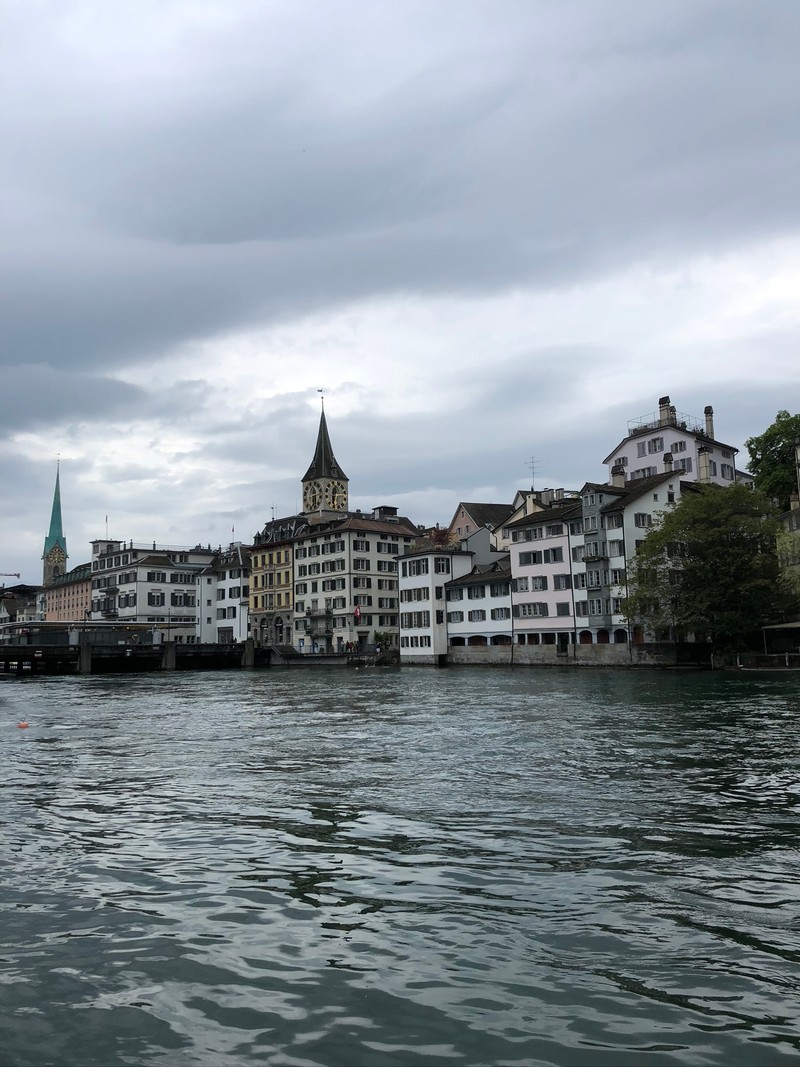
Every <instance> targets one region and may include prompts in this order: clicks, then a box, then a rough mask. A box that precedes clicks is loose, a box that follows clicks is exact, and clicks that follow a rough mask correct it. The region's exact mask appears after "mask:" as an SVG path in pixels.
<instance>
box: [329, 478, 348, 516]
mask: <svg viewBox="0 0 800 1067" xmlns="http://www.w3.org/2000/svg"><path fill="white" fill-rule="evenodd" d="M346 502H347V490H346V489H345V487H344V482H329V483H328V485H326V486H325V503H326V505H327V506H328V507H329V508H333V509H334V510H335V511H344V507H345V504H346Z"/></svg>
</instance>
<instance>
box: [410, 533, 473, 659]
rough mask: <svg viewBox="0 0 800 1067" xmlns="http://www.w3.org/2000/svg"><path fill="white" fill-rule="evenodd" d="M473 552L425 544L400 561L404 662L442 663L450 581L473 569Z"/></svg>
mask: <svg viewBox="0 0 800 1067" xmlns="http://www.w3.org/2000/svg"><path fill="white" fill-rule="evenodd" d="M472 560H473V555H472V553H471V552H465V551H462V550H461V549H456V548H443V547H441V546H437V545H430V544H427V545H422V546H420V547H418V548H416V549H414V550H413V551H410V552H409V553H408V554H407V555H404V556H403V557H402V558H401V559H399V560H398V562H399V568H400V569H399V578H398V585H399V597H400V662H401V663H405V664H412V663H420V664H428V665H438V664H441V663H444V662H445V660H446V657H447V646H448V625H447V618H446V610H447V601H446V596H445V591H446V585H447V582H449V581H451V580H452V579H458V578H461V577H462V576H463V575H465V574H468V573H469V571H470V570H471V569H472Z"/></svg>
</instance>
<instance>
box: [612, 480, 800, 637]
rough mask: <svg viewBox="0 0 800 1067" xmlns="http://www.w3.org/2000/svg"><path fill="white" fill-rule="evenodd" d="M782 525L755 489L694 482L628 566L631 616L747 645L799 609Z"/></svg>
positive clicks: (673, 631)
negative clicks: (784, 568)
mask: <svg viewBox="0 0 800 1067" xmlns="http://www.w3.org/2000/svg"><path fill="white" fill-rule="evenodd" d="M780 529H781V526H780V523H779V522H778V521H777V520H776V519H775V518H774V516H773V507H772V505H771V503H770V501H769V499H768V498H767V497H766V496H765V495H764V494H762V493H759V492H758V491H757V490H752V489H748V488H747V487H746V486H743V485H732V486H728V487H722V486H717V485H704V486H701V485H697V484H695V485H693V486H692V489H691V491H689V492H687V493H686V494H685V495H684V496H683V497H682V499H681V501H680V503H678V504H677V505H676V506H675V508H674V509H673V510H671V511H668V512H666V513H664V514H663V515H662V516H661V519H660V522H659V524H658V525H657V526H654V527H653V528H652V530H651V531H650V532H649V533H648V535H647V537H645V539H644V541H643V543H642V545H641V546H640V548H639V550H638V552H637V554H636V557H635V559H634V560H633V564H632V565H631V567H630V568H629V589H630V591H631V592H630V596H629V597H628V601H627V604H626V614H627V615H628V618H629V619H631V620H632V621H641V622H644V623H645V625H646V626H647V627H648V628H649V629H650V630H652V631H654V632H656V633H657V634H658V633H659V632H660V631H668V632H669V635H670V636H671V637H675V638H682V637H687V636H688V635H690V634H691V635H694V637H695V639H702V638H704V637H705V638H709V639H710V640H711V641H712V642H713V644H714V646H715V647H717V648H720V649H735V648H739V647H742V646H743V645H744V643H745V638H746V637H747V636H748V635H749V634H753V633H755V632H758V631H759V630H760V628H761V627H762V626H764V625H766V624H768V623H771V622H780V621H782V620H783V619H784V618H785V617H786V615H787V613H791V612H793V611H795V610H797V608H798V598H797V595H796V593H794V592H793V591H792V590H791V589H790V588H789V586H788V584H787V582H786V581H785V579H784V578H783V577H782V575H781V573H780V569H779V566H778V556H777V549H776V539H777V535H778V533H779V531H780Z"/></svg>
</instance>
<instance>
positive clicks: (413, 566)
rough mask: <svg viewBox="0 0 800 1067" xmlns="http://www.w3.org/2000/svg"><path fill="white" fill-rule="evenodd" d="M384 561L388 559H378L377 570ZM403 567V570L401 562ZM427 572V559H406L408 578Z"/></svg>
mask: <svg viewBox="0 0 800 1067" xmlns="http://www.w3.org/2000/svg"><path fill="white" fill-rule="evenodd" d="M384 562H388V561H385V560H380V561H379V563H378V570H380V569H381V566H380V564H381V563H384ZM403 568H404V570H405V563H404V564H403ZM427 573H428V561H427V559H410V560H409V561H408V575H409V577H410V578H417V577H419V575H421V574H427Z"/></svg>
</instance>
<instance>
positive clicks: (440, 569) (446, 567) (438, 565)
mask: <svg viewBox="0 0 800 1067" xmlns="http://www.w3.org/2000/svg"><path fill="white" fill-rule="evenodd" d="M433 570H434V573H435V574H449V573H450V560H449V559H448V558H447V556H436V558H435V559H434V561H433Z"/></svg>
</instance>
